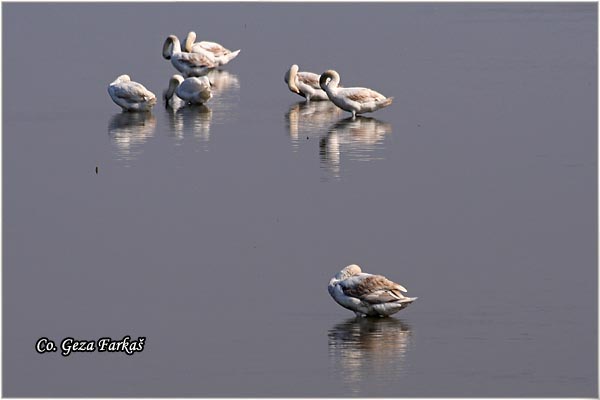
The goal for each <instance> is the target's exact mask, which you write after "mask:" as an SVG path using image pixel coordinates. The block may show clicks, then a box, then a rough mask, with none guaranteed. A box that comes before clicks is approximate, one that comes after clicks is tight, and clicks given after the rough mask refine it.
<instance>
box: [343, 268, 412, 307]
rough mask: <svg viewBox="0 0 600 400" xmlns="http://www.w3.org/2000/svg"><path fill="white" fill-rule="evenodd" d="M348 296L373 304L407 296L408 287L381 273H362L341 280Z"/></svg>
mask: <svg viewBox="0 0 600 400" xmlns="http://www.w3.org/2000/svg"><path fill="white" fill-rule="evenodd" d="M340 286H341V288H342V291H343V292H344V294H345V295H346V296H349V297H355V298H358V299H361V300H363V301H366V302H368V303H371V304H379V303H389V302H391V301H398V300H402V299H404V298H405V296H404V295H402V292H406V289H405V288H404V287H403V286H402V285H399V284H397V283H394V282H392V281H390V280H389V279H387V278H386V277H384V276H381V275H370V274H360V275H356V276H352V277H350V278H348V279H346V280H344V281H342V282H340Z"/></svg>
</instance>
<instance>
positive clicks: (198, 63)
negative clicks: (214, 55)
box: [178, 53, 216, 68]
mask: <svg viewBox="0 0 600 400" xmlns="http://www.w3.org/2000/svg"><path fill="white" fill-rule="evenodd" d="M178 59H179V62H180V63H181V64H182V65H184V66H186V67H189V68H196V67H209V68H213V67H215V66H216V65H215V62H214V60H211V59H210V58H209V57H208V56H207V55H205V54H203V53H179V56H178Z"/></svg>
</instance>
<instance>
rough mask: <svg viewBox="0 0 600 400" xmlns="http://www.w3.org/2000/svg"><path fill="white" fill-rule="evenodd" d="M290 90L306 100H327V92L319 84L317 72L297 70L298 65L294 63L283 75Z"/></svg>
mask: <svg viewBox="0 0 600 400" xmlns="http://www.w3.org/2000/svg"><path fill="white" fill-rule="evenodd" d="M283 80H284V81H285V83H287V85H288V88H289V89H290V91H291V92H294V93H298V94H299V95H300V96H302V97H305V98H306V102H307V103H308V102H310V100H311V99H313V100H329V97H327V93H325V91H324V90H323V89H321V86H319V74H315V73H314V72H305V71H301V72H299V71H298V65H297V64H294V65H292V66H291V67H290V69H289V70H288V71H287V72H286V73H285V76H284V77H283Z"/></svg>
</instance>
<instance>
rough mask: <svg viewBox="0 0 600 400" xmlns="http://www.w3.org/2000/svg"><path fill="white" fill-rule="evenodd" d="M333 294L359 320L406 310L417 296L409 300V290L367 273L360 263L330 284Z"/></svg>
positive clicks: (343, 272) (338, 274)
mask: <svg viewBox="0 0 600 400" xmlns="http://www.w3.org/2000/svg"><path fill="white" fill-rule="evenodd" d="M327 289H328V290H329V294H330V295H331V297H333V299H334V300H335V301H336V302H337V303H338V304H339V305H341V306H342V307H344V308H347V309H349V310H352V311H354V313H355V314H356V316H357V317H359V316H362V317H365V316H370V317H375V316H379V317H387V316H388V315H392V314H394V313H397V312H398V311H400V310H402V309H403V308H405V307H406V306H408V305H409V304H410V303H412V302H413V301H415V300H416V299H417V298H416V297H406V296H404V295H403V294H402V293H401V292H406V289H405V288H404V287H403V286H401V285H399V284H397V283H394V282H392V281H390V280H388V279H387V278H385V277H384V276H381V275H371V274H366V273H363V272H362V271H361V269H360V267H359V266H358V265H356V264H352V265H348V266H347V267H346V268H344V269H342V270H341V271H340V272H338V273H337V274H336V275H335V276H334V277H333V278H331V280H330V281H329V286H328V287H327Z"/></svg>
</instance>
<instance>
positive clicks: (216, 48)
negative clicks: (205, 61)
mask: <svg viewBox="0 0 600 400" xmlns="http://www.w3.org/2000/svg"><path fill="white" fill-rule="evenodd" d="M195 40H196V32H194V31H190V32H189V33H188V34H187V37H186V38H185V45H184V50H185V51H187V52H189V53H200V54H208V55H210V56H212V57H213V59H214V60H215V63H216V64H217V66H219V67H220V66H221V65H225V64H227V63H228V62H229V61H231V60H233V59H234V58H236V57H237V56H238V54H240V51H241V49H240V50H236V51H231V50H229V49H226V48H225V47H223V46H221V45H220V44H219V43H215V42H208V41H206V40H203V41H202V42H196V43H194V41H195Z"/></svg>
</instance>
